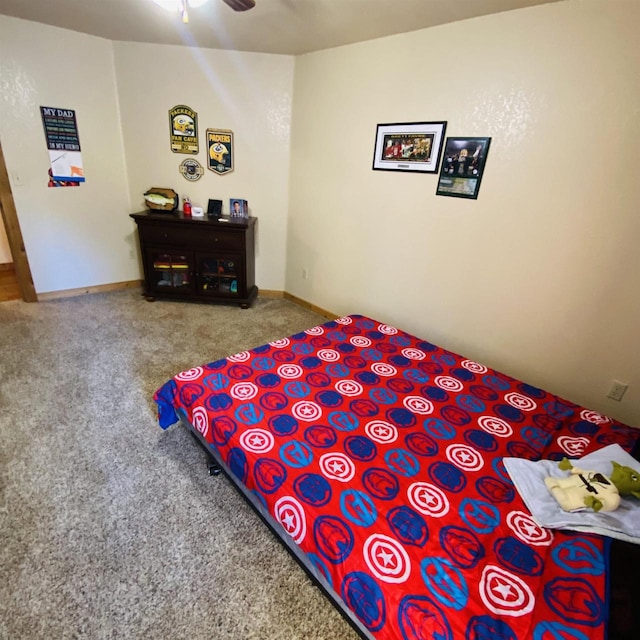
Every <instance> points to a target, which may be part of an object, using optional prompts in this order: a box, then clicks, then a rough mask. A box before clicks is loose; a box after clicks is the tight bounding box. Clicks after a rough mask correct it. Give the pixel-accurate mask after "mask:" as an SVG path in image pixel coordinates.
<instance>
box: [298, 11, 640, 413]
mask: <svg viewBox="0 0 640 640" xmlns="http://www.w3.org/2000/svg"><path fill="white" fill-rule="evenodd" d="M638 24H640V3H638V2H635V1H632V0H614V1H608V2H599V1H598V0H570V1H568V2H564V3H558V4H550V5H544V6H539V7H535V8H531V9H524V10H519V11H513V12H508V13H503V14H499V15H495V16H489V17H484V18H479V19H474V20H469V21H466V22H460V23H455V24H450V25H446V26H442V27H437V28H432V29H428V30H423V31H419V32H414V33H411V34H406V35H401V36H394V37H390V38H386V39H382V40H377V41H372V42H368V43H362V44H358V45H353V46H348V47H343V48H337V49H332V50H328V51H323V52H319V53H314V54H309V55H306V56H302V57H299V58H297V60H296V75H295V91H294V103H293V114H294V120H293V129H292V131H293V135H292V160H291V164H292V171H291V198H290V220H289V236H288V253H287V280H286V289H287V290H288V291H289V292H291V293H293V294H295V295H297V296H299V297H301V298H303V299H306V300H309V301H311V302H312V303H315V304H316V305H318V306H320V307H322V308H326V309H330V310H332V311H335V312H336V313H339V314H343V313H349V312H360V313H365V314H369V315H372V316H373V317H376V318H378V319H380V320H383V321H386V322H390V323H396V324H398V325H400V326H402V327H404V328H407V329H409V330H411V331H412V332H414V333H417V334H418V335H420V336H423V337H426V338H428V339H430V340H432V341H433V342H436V343H439V344H441V345H443V346H445V347H448V348H450V349H452V350H454V351H458V352H462V353H464V354H466V355H468V356H471V357H474V358H476V359H478V360H480V361H483V362H484V363H486V364H488V365H492V366H494V367H496V368H498V369H500V370H502V371H504V372H506V373H509V374H512V375H514V376H516V377H519V378H523V379H525V380H526V381H528V382H530V383H532V384H535V385H539V386H542V387H545V388H548V389H549V390H551V391H554V392H556V393H558V394H560V395H561V396H564V397H566V398H568V399H570V400H573V401H575V402H578V403H581V404H585V405H587V406H589V407H591V408H594V409H596V410H600V411H602V412H606V413H608V414H610V415H612V416H614V417H618V418H620V419H622V420H626V421H628V422H631V423H633V424H636V425H640V250H639V246H640V243H639V240H640V191H638V189H637V179H636V178H635V177H634V175H635V169H634V166H635V165H634V155H633V154H634V153H635V152H634V151H633V150H634V149H636V148H637V147H638V145H639V144H640V135H639V131H640V129H639V127H640V124H639V123H640V118H639V117H638V114H639V113H640V111H639V109H640V74H639V73H638V69H640V45H639V44H638V42H640V41H639V40H638V37H637V25H638ZM421 120H422V121H425V120H447V121H448V128H447V134H448V135H450V136H455V135H468V136H491V137H492V143H491V149H490V152H489V156H488V162H487V168H486V173H485V176H484V179H483V182H482V186H481V189H480V195H479V199H478V200H477V201H473V200H462V199H458V198H448V197H441V196H435V190H436V184H437V177H436V176H435V175H415V174H411V175H408V174H404V173H397V172H384V171H372V170H371V163H372V157H373V144H374V136H375V129H376V124H377V123H389V122H412V121H421ZM303 269H308V271H309V278H308V279H306V280H305V279H303V277H302V272H303ZM614 378H615V379H618V380H620V381H623V382H626V383H629V384H630V388H629V390H628V392H627V395H626V397H625V399H624V401H623V402H621V403H617V402H613V401H610V400H607V399H606V398H605V394H606V392H607V390H608V388H609V384H610V382H611V380H612V379H614Z"/></svg>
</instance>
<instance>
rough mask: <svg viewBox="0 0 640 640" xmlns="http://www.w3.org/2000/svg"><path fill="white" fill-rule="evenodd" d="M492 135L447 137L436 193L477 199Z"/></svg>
mask: <svg viewBox="0 0 640 640" xmlns="http://www.w3.org/2000/svg"><path fill="white" fill-rule="evenodd" d="M490 144H491V138H447V141H446V144H445V148H444V158H443V160H442V167H441V168H440V178H439V180H438V188H437V189H436V195H438V196H452V197H454V198H470V199H473V200H475V199H477V197H478V191H479V190H480V182H481V180H482V174H483V173H484V166H485V163H486V161H487V154H488V153H489V145H490Z"/></svg>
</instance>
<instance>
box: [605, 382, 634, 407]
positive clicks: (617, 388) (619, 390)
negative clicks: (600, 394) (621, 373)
mask: <svg viewBox="0 0 640 640" xmlns="http://www.w3.org/2000/svg"><path fill="white" fill-rule="evenodd" d="M628 388H629V385H628V384H624V382H618V380H613V381H612V382H611V387H610V388H609V393H607V398H611V399H612V400H617V401H618V402H620V400H622V398H623V397H624V394H625V393H626V391H627V389H628Z"/></svg>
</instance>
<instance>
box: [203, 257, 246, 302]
mask: <svg viewBox="0 0 640 640" xmlns="http://www.w3.org/2000/svg"><path fill="white" fill-rule="evenodd" d="M196 267H197V268H196V273H197V286H198V294H199V295H203V296H210V297H212V298H238V297H242V296H244V295H245V291H244V289H245V283H244V273H243V268H242V256H241V255H240V254H204V253H197V254H196Z"/></svg>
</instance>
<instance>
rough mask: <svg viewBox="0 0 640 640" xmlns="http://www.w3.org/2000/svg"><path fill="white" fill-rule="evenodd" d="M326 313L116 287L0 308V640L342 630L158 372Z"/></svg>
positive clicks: (271, 302) (301, 634)
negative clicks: (217, 470)
mask: <svg viewBox="0 0 640 640" xmlns="http://www.w3.org/2000/svg"><path fill="white" fill-rule="evenodd" d="M320 322H324V319H323V318H322V317H321V316H319V315H317V314H314V313H312V312H310V311H307V310H305V309H302V308H300V307H298V306H296V305H294V304H292V303H290V302H287V301H285V300H277V299H259V300H258V301H257V302H256V304H255V305H254V307H253V308H252V309H249V310H241V309H239V308H237V307H233V306H208V305H197V304H180V303H173V302H155V303H148V302H145V301H144V299H142V298H141V296H140V295H139V293H138V292H137V291H118V292H113V293H105V294H94V295H90V296H82V297H78V298H67V299H62V300H56V301H50V302H41V303H38V304H30V305H29V304H26V303H23V302H21V301H10V302H4V303H1V304H0V478H1V486H0V489H1V491H2V502H1V506H0V637H2V638H7V639H16V638H29V639H39V638H43V639H44V638H47V639H58V638H60V639H65V638H91V639H103V638H104V639H106V638H109V639H114V638H118V639H120V638H126V639H134V638H155V639H164V638H171V639H178V638H189V639H190V640H197V639H199V638H207V639H215V638H217V639H220V640H249V639H256V640H258V639H260V640H266V639H272V638H273V639H280V638H282V639H285V638H286V639H288V640H295V639H302V638H304V639H308V640H315V639H322V640H340V639H345V640H346V639H354V638H356V637H357V636H356V634H355V632H354V631H353V630H352V629H351V628H350V627H349V625H348V624H347V623H346V622H345V621H344V620H343V619H342V618H341V616H340V615H339V614H338V613H337V612H336V611H335V610H334V609H333V607H332V606H331V605H330V604H329V602H328V601H327V600H326V599H325V597H324V596H323V595H322V594H321V592H320V591H319V590H318V589H316V588H315V587H314V586H313V585H312V584H311V582H310V581H309V579H308V578H307V577H306V575H305V574H304V572H303V571H302V570H301V569H300V568H299V567H298V565H297V564H296V563H295V562H294V561H293V560H292V559H291V558H290V556H289V555H288V554H287V552H286V551H285V550H284V549H283V548H282V547H281V546H280V544H279V543H278V542H277V541H276V540H275V538H274V537H273V535H272V534H271V533H270V532H269V531H268V530H267V529H266V527H265V526H264V525H263V524H262V522H261V521H260V520H259V519H258V517H257V516H256V515H255V514H254V513H253V511H252V510H251V509H250V508H249V507H248V506H247V505H246V504H245V503H244V501H243V500H242V499H241V498H240V497H239V496H238V494H237V492H236V491H235V489H233V488H232V487H231V486H230V484H229V483H228V481H227V480H226V479H225V478H224V477H222V476H220V477H217V478H212V477H210V476H208V474H207V470H206V464H205V456H204V454H203V452H202V451H201V450H200V449H199V448H198V447H197V446H196V443H195V442H194V441H193V440H192V438H191V437H190V436H189V434H188V433H187V432H186V431H185V430H184V429H183V428H182V427H177V428H176V427H173V428H172V429H170V430H169V431H166V432H163V431H162V430H160V429H159V427H158V426H157V422H156V415H155V405H154V403H153V402H152V395H153V392H154V391H155V389H156V388H157V387H159V386H160V385H161V384H162V383H164V382H165V381H166V380H167V379H168V378H170V377H171V376H173V375H174V374H176V373H177V372H179V371H181V370H184V369H188V368H190V367H191V366H193V365H196V364H202V363H204V362H209V361H212V360H216V359H218V358H221V357H224V356H225V355H229V354H231V353H236V352H238V351H241V350H243V349H247V348H251V347H254V346H258V345H260V344H263V343H265V342H268V341H270V340H274V339H277V338H281V337H283V336H285V335H289V334H292V333H295V332H298V331H301V330H302V329H305V328H307V327H310V326H313V325H315V324H318V323H320Z"/></svg>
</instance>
